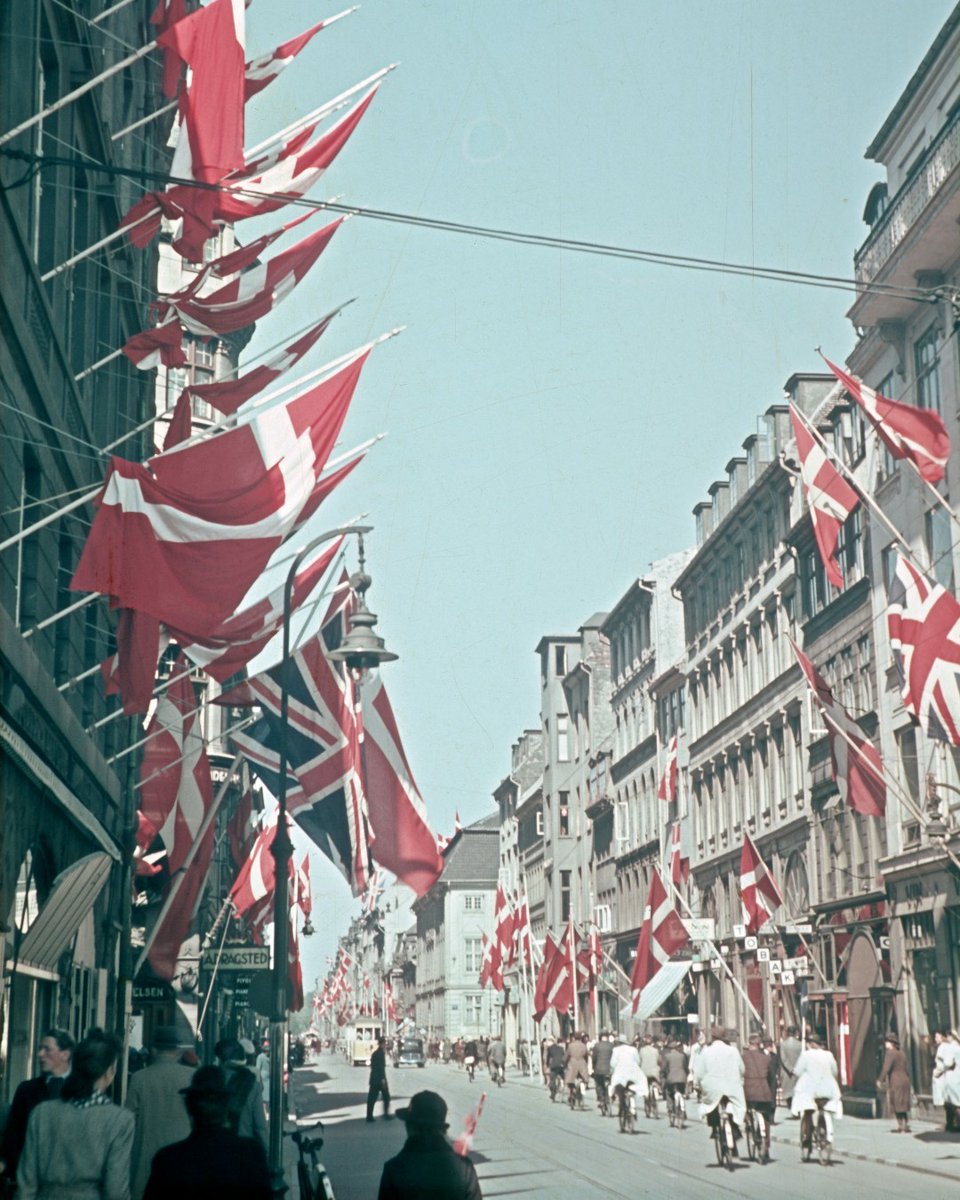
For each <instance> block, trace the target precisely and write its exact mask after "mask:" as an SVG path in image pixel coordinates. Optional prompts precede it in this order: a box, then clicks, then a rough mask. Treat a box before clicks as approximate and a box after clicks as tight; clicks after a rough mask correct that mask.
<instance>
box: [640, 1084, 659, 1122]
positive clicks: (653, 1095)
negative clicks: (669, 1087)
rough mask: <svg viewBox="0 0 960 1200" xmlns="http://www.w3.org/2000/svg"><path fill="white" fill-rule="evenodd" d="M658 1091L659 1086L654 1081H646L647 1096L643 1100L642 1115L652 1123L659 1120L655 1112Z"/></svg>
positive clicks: (657, 1113)
mask: <svg viewBox="0 0 960 1200" xmlns="http://www.w3.org/2000/svg"><path fill="white" fill-rule="evenodd" d="M659 1090H660V1085H659V1084H658V1083H657V1081H656V1080H655V1079H648V1080H647V1094H646V1096H644V1098H643V1111H644V1115H645V1116H647V1117H648V1118H651V1119H652V1120H654V1121H659V1120H660V1113H659V1112H658V1111H657V1099H658V1097H657V1093H658V1091H659Z"/></svg>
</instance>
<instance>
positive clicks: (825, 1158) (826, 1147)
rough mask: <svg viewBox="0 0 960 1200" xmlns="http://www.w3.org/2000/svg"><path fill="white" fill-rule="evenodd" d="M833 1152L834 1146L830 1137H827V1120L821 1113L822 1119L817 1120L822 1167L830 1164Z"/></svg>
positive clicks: (818, 1154) (818, 1149) (818, 1145)
mask: <svg viewBox="0 0 960 1200" xmlns="http://www.w3.org/2000/svg"><path fill="white" fill-rule="evenodd" d="M832 1153H833V1147H832V1146H831V1145H830V1139H829V1138H828V1137H827V1122H826V1119H825V1118H824V1117H823V1115H822V1114H821V1116H820V1120H819V1121H818V1122H817V1157H818V1158H819V1159H820V1166H821V1167H829V1166H830V1157H831V1154H832Z"/></svg>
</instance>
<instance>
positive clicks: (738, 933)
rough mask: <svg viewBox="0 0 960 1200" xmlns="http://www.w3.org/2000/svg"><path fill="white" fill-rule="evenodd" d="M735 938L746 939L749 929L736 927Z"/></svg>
mask: <svg viewBox="0 0 960 1200" xmlns="http://www.w3.org/2000/svg"><path fill="white" fill-rule="evenodd" d="M733 936H734V937H735V938H742V937H746V936H747V927H746V925H734V927H733Z"/></svg>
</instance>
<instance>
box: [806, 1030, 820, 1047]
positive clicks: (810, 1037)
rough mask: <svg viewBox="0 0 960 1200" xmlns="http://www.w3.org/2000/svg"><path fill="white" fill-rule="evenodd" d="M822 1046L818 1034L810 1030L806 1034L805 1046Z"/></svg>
mask: <svg viewBox="0 0 960 1200" xmlns="http://www.w3.org/2000/svg"><path fill="white" fill-rule="evenodd" d="M822 1044H823V1043H822V1041H821V1038H820V1034H819V1033H817V1032H816V1030H813V1029H811V1030H810V1032H809V1033H808V1034H807V1045H808V1046H820V1045H822Z"/></svg>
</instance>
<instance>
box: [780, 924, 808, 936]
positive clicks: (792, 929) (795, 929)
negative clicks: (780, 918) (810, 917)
mask: <svg viewBox="0 0 960 1200" xmlns="http://www.w3.org/2000/svg"><path fill="white" fill-rule="evenodd" d="M783 932H784V933H799V934H802V935H803V936H804V937H809V935H810V934H811V933H813V926H812V925H809V924H802V923H801V924H799V925H797V924H791V923H790V922H788V923H787V924H786V925H784V927H783Z"/></svg>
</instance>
